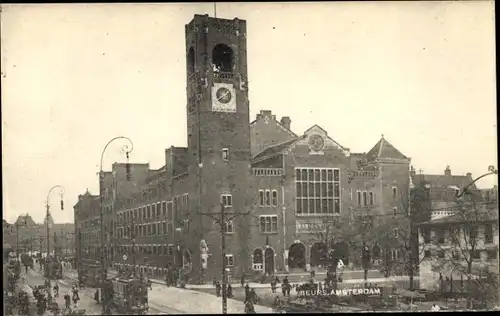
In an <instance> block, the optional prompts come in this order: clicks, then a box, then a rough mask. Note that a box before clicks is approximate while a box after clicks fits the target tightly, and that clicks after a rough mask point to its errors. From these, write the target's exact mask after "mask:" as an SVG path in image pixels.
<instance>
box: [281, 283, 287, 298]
mask: <svg viewBox="0 0 500 316" xmlns="http://www.w3.org/2000/svg"><path fill="white" fill-rule="evenodd" d="M281 292H282V293H283V296H286V284H285V283H283V284H281Z"/></svg>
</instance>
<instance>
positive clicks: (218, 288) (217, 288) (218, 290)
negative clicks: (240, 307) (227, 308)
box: [213, 277, 234, 298]
mask: <svg viewBox="0 0 500 316" xmlns="http://www.w3.org/2000/svg"><path fill="white" fill-rule="evenodd" d="M213 285H214V287H215V295H217V297H221V291H222V285H221V284H220V282H219V281H217V280H216V279H215V277H214V279H213ZM233 296H234V295H233V287H232V286H231V284H226V297H228V298H232V297H233Z"/></svg>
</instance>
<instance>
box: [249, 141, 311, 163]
mask: <svg viewBox="0 0 500 316" xmlns="http://www.w3.org/2000/svg"><path fill="white" fill-rule="evenodd" d="M303 137H304V136H300V137H296V138H293V139H290V140H287V141H285V142H283V143H280V144H276V145H274V146H270V147H267V148H266V149H264V150H263V151H261V152H260V153H258V154H257V155H255V156H254V157H253V158H252V160H254V159H261V158H264V157H266V158H267V157H272V156H275V155H278V154H281V153H283V151H284V150H285V149H287V148H288V147H290V145H292V144H293V143H295V142H296V141H298V140H299V139H301V138H303Z"/></svg>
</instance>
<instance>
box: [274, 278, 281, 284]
mask: <svg viewBox="0 0 500 316" xmlns="http://www.w3.org/2000/svg"><path fill="white" fill-rule="evenodd" d="M275 282H276V284H278V283H280V279H279V278H278V276H276V279H275Z"/></svg>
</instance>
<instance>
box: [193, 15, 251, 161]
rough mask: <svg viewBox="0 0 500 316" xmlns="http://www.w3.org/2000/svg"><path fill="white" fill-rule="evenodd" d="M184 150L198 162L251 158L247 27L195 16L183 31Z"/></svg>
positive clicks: (240, 23) (205, 16)
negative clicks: (225, 153) (214, 157)
mask: <svg viewBox="0 0 500 316" xmlns="http://www.w3.org/2000/svg"><path fill="white" fill-rule="evenodd" d="M185 31H186V72H187V73H186V77H187V87H186V93H187V117H188V119H187V120H188V122H187V127H188V133H187V134H188V148H189V151H190V153H191V155H192V156H196V161H197V162H202V160H203V158H204V156H205V155H207V154H209V153H214V152H215V151H219V152H220V151H221V150H222V149H223V148H228V149H230V155H231V157H232V158H235V159H243V160H248V159H249V158H250V124H249V121H250V118H249V105H248V89H247V50H246V21H244V20H239V19H237V18H235V19H233V20H227V19H219V18H212V17H209V16H208V15H195V16H194V19H193V20H192V21H191V22H190V23H189V24H188V25H186V30H185Z"/></svg>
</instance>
